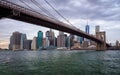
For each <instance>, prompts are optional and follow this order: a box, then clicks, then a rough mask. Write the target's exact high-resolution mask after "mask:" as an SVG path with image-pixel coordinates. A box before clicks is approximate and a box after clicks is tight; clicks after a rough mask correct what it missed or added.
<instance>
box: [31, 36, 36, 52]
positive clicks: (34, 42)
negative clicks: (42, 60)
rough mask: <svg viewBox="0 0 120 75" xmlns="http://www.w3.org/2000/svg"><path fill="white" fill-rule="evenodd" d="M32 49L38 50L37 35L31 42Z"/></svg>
mask: <svg viewBox="0 0 120 75" xmlns="http://www.w3.org/2000/svg"><path fill="white" fill-rule="evenodd" d="M31 49H32V50H37V37H34V38H33V40H32V43H31Z"/></svg>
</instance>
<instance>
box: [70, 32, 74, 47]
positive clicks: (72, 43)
mask: <svg viewBox="0 0 120 75" xmlns="http://www.w3.org/2000/svg"><path fill="white" fill-rule="evenodd" d="M69 38H70V41H69V42H70V47H72V46H73V45H74V38H75V36H74V35H72V34H70V35H69Z"/></svg>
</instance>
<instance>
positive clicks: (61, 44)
mask: <svg viewBox="0 0 120 75" xmlns="http://www.w3.org/2000/svg"><path fill="white" fill-rule="evenodd" d="M57 47H66V36H65V34H64V33H63V32H61V31H60V32H59V35H58V37H57Z"/></svg>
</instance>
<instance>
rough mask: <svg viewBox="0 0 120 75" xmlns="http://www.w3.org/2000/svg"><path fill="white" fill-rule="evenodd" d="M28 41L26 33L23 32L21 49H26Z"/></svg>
mask: <svg viewBox="0 0 120 75" xmlns="http://www.w3.org/2000/svg"><path fill="white" fill-rule="evenodd" d="M26 41H27V37H26V34H21V40H20V49H21V50H23V49H26V47H25V45H26Z"/></svg>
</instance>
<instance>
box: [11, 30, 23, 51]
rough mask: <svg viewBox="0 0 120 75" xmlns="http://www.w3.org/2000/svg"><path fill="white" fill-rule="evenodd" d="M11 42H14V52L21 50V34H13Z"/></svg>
mask: <svg viewBox="0 0 120 75" xmlns="http://www.w3.org/2000/svg"><path fill="white" fill-rule="evenodd" d="M11 41H12V50H20V43H21V33H19V32H13V34H12V38H11Z"/></svg>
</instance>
